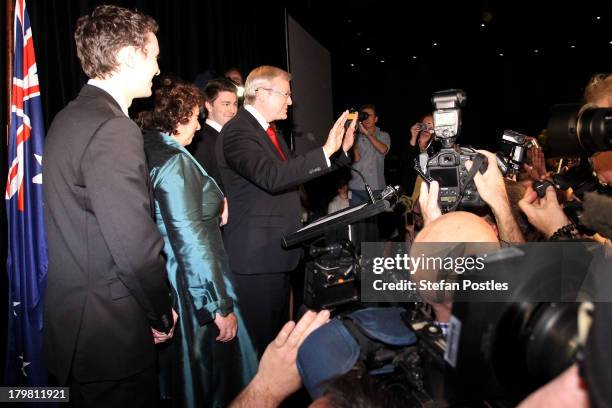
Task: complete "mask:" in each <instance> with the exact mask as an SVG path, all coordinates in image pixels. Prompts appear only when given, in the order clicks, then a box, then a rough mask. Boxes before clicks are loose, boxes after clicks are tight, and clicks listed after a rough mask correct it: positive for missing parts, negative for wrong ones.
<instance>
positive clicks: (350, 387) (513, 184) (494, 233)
mask: <svg viewBox="0 0 612 408" xmlns="http://www.w3.org/2000/svg"><path fill="white" fill-rule="evenodd" d="M584 102H585V105H584V107H583V108H582V110H581V112H583V111H584V109H586V108H591V109H593V108H599V110H600V111H602V109H601V108H612V75H597V76H595V77H593V79H592V80H591V82H590V83H589V84H588V86H587V87H586V90H585V101H584ZM585 107H586V108H585ZM601 121H603V123H595V124H593V123H591V125H592V126H595V127H597V126H599V127H600V129H601V130H602V131H601V132H600V134H599V135H595V136H593V135H590V136H592V137H593V138H596V137H601V138H602V140H600V141H599V142H600V144H599V145H598V146H599V147H597V148H592V147H589V146H588V143H585V142H584V141H583V140H581V141H580V143H585V145H582V146H581V149H582V150H581V151H575V152H570V154H568V156H567V157H565V156H564V157H551V158H547V157H545V152H549V151H550V152H555V151H558V149H557V150H555V146H550V145H547V144H546V143H547V142H548V143H551V142H554V140H548V141H547V140H545V138H544V140H542V139H543V138H540V140H537V139H535V138H525V140H522V146H524V147H526V148H525V151H524V157H521V158H520V160H518V161H516V162H515V163H509V162H506V164H511V165H512V164H513V165H515V167H516V171H515V172H513V173H512V172H511V174H509V173H508V172H504V171H503V170H504V166H503V163H500V158H502V159H503V156H501V155H500V154H499V152H498V154H495V153H492V152H488V151H484V150H479V151H478V153H480V154H481V155H482V156H484V158H485V160H484V161H485V162H487V163H488V166H484V167H480V166H481V164H480V163H477V164H476V165H477V166H478V167H480V170H479V171H473V172H470V170H472V167H473V166H475V164H474V161H476V160H473V159H475V157H476V154H475V153H474V155H472V156H470V160H466V161H465V168H466V170H467V173H468V174H470V173H472V174H471V175H472V176H473V183H474V185H475V188H476V190H477V193H478V195H479V197H480V198H481V199H482V201H484V203H486V207H485V209H484V210H483V209H480V210H478V211H469V210H470V209H469V208H468V211H469V212H466V211H449V208H448V206H446V205H445V203H444V202H442V201H441V200H440V198H441V197H440V190H441V187H440V183H439V182H438V181H437V180H436V179H429V180H424V179H425V177H426V176H425V174H423V176H425V177H421V176H419V177H418V178H417V181H416V183H415V186H414V191H413V193H412V197H411V198H410V199H408V200H403V201H401V202H402V203H403V205H404V206H407V207H408V210H409V211H408V212H409V215H410V216H409V217H406V219H409V220H411V222H409V223H407V224H406V231H407V234H406V241H407V243H408V246H410V245H413V244H418V243H429V242H449V241H452V242H489V243H490V242H496V243H498V245H499V246H500V247H507V246H512V245H517V244H522V243H526V242H535V241H572V240H581V241H594V242H599V243H602V244H604V245H610V239H609V237H610V236H612V228H610V226H611V223H610V220H611V219H612V211H610V204H612V195H611V194H610V188H609V183H610V182H611V181H612V151H607V150H610V147H609V144H610V140H611V138H610V111H607V116H605V115H604V116H603V117H602V119H601ZM578 126H580V124H578ZM433 129H434V123H433V118H432V116H429V115H428V116H425V117H423V118H422V120H421V121H420V122H418V123H417V124H415V125H414V126H413V127H412V128H411V140H410V145H411V148H412V150H413V152H411V153H412V157H413V158H416V162H417V163H418V162H420V163H421V164H423V167H425V166H426V164H427V160H428V158H431V155H432V144H433V143H434V139H435V137H433V133H434V132H433ZM578 131H580V129H578ZM596 131H597V130H593V129H591V130H590V132H592V133H594V132H596ZM602 135H603V136H602ZM568 137H576V136H575V135H574V136H572V135H569V136H568ZM578 138H580V135H578ZM534 140H535V142H534ZM602 143H603V145H602ZM606 143H607V144H608V148H607V149H606V148H605V146H606ZM602 146H603V147H602ZM595 150H597V151H595ZM551 156H553V155H552V154H551ZM577 156H579V157H580V159H575V157H577ZM510 158H511V157H510ZM481 160H483V159H481ZM496 163H499V164H500V165H495V164H496ZM584 169H588V170H586V171H585V170H584ZM568 180H569V181H568ZM441 181H442V182H444V180H441ZM408 193H410V192H408ZM576 208H578V210H576ZM460 209H461V208H460ZM449 237H450V238H449ZM421 296H422V298H423V300H424V302H425V303H427V304H429V306H430V308H431V311H432V318H433V319H435V324H437V325H438V326H439V327H440V328H442V331H443V332H444V333H445V334H446V332H447V329H448V324H449V319H450V318H451V314H452V303H451V302H448V301H440V300H439V299H436V298H435V296H433V297H432V298H428V297H427V293H421ZM611 311H612V307H610V304H609V303H598V304H596V305H595V307H594V312H592V316H593V323H592V325H591V328H590V331H587V332H588V333H589V335H588V337H587V339H584V350H582V351H581V352H580V356H578V357H579V358H576V362H575V363H574V364H572V365H571V366H570V367H568V368H566V369H565V370H564V371H563V372H562V373H561V374H560V375H559V376H558V377H556V378H555V379H553V380H552V381H550V382H549V383H548V384H546V385H544V386H542V387H541V388H539V389H537V390H536V391H535V392H533V393H532V394H530V395H529V396H528V397H527V398H525V399H524V400H523V401H522V402H521V403H520V406H521V407H540V406H556V407H583V406H584V407H586V406H597V407H599V406H611V404H612V394H611V392H610V389H611V387H610V386H609V385H610V384H609V378H610V373H612V354H611V353H609V352H608V351H607V348H606V346H605V345H606V344H607V343H609V341H610V339H611V336H612V333H610V330H609V327H610V324H609V322H610V320H609V319H610V318H612V316H610V315H611ZM323 317H324V318H325V317H327V315H325V316H323ZM312 319H313V316H312V315H309V316H307V320H308V321H311V320H312ZM301 341H303V338H302V340H301ZM271 347H272V346H271ZM295 354H297V350H296V351H295ZM294 357H295V355H294ZM265 360H266V357H265V356H264V359H263V360H262V363H263V362H265ZM291 367H293V364H291ZM267 374H268V375H269V376H270V378H268V382H269V384H272V383H275V381H276V380H274V379H273V378H272V377H273V374H272V373H271V372H268V373H267ZM293 374H294V380H295V381H298V382H299V380H298V378H299V377H298V374H297V372H293ZM277 375H281V374H280V373H277ZM282 375H284V373H283V374H282ZM285 378H286V377H285ZM371 381H373V380H372V378H370V376H368V375H364V374H363V373H361V374H359V371H358V370H357V372H356V371H355V370H350V371H349V372H348V373H347V374H345V375H343V376H341V377H339V378H337V379H336V380H335V381H330V382H329V385H328V388H327V392H326V394H325V395H324V396H323V397H322V398H320V399H318V400H316V401H315V402H314V403H313V406H319V407H321V406H336V407H340V406H351V404H352V406H378V405H379V403H380V402H381V401H384V405H385V406H387V407H389V406H401V405H400V404H401V403H399V402H397V401H395V402H394V399H393V396H392V395H386V396H385V395H384V394H385V393H384V392H382V393H381V387H377V386H376V385H374V386H373V385H372V384H375V382H374V383H372V382H371ZM268 386H269V387H272V386H271V385H268ZM296 387H297V384H293V386H292V387H286V389H285V390H281V389H279V388H277V389H275V394H276V395H278V397H277V399H276V401H277V402H276V403H278V401H280V400H282V398H285V397H286V396H288V395H289V394H290V393H291V392H293V391H294V390H295V389H296ZM280 388H282V387H280ZM357 391H359V392H357ZM274 404H275V403H271V404H270V406H274ZM355 404H356V405H355Z"/></svg>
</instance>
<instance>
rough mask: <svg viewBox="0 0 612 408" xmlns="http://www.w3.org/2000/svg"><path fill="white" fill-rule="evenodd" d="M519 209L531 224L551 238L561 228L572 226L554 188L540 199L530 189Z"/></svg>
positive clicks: (548, 190)
mask: <svg viewBox="0 0 612 408" xmlns="http://www.w3.org/2000/svg"><path fill="white" fill-rule="evenodd" d="M518 205H519V207H520V208H521V210H522V211H523V212H524V213H525V215H526V216H527V218H528V219H529V223H530V224H531V225H533V226H534V227H535V228H537V229H538V230H539V231H540V232H542V233H543V234H545V235H546V237H547V238H550V237H551V236H552V235H553V234H554V233H555V232H556V231H557V230H558V229H559V228H561V227H564V226H566V225H568V224H570V220H569V218H567V215H565V213H564V212H563V208H562V207H561V205H560V204H559V201H557V193H556V191H555V189H554V187H552V186H549V187H548V188H547V189H546V195H545V196H544V197H542V198H538V195H537V193H536V192H535V191H534V190H533V188H531V187H528V188H527V191H525V195H524V196H523V199H522V200H520V201H519V202H518Z"/></svg>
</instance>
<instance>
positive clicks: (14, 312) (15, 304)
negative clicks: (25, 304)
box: [13, 302, 21, 316]
mask: <svg viewBox="0 0 612 408" xmlns="http://www.w3.org/2000/svg"><path fill="white" fill-rule="evenodd" d="M20 304H21V302H13V314H14V315H15V316H17V312H16V311H15V307H17V306H19V305H20Z"/></svg>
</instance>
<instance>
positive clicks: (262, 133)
mask: <svg viewBox="0 0 612 408" xmlns="http://www.w3.org/2000/svg"><path fill="white" fill-rule="evenodd" d="M240 109H241V110H242V112H243V113H244V117H245V118H246V119H247V121H248V122H249V123H250V124H251V126H253V128H254V129H255V130H256V131H257V133H258V134H259V136H260V137H261V138H262V139H264V144H265V145H266V146H268V150H269V152H270V155H271V156H272V157H274V158H275V159H278V160H280V161H282V160H283V158H282V157H281V155H280V153H279V152H278V149H276V146H274V143H272V140H270V137H269V136H268V134H267V133H266V131H265V130H264V129H263V128H262V127H261V125H260V124H259V122H258V121H257V119H255V116H253V115H251V112H249V111H248V110H246V109H244V108H240ZM281 139H282V137H277V140H278V141H279V142H278V144H279V146H281V150H282V151H283V154H284V155H285V157H289V156H288V155H287V152H286V151H287V148H286V145H285V141H284V140H281ZM283 145H285V147H284V148H283Z"/></svg>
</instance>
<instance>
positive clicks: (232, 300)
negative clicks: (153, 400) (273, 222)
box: [144, 131, 257, 407]
mask: <svg viewBox="0 0 612 408" xmlns="http://www.w3.org/2000/svg"><path fill="white" fill-rule="evenodd" d="M144 144H145V152H146V155H147V162H148V166H149V174H150V177H151V183H152V188H153V192H154V196H155V216H156V220H157V226H158V228H159V231H160V232H161V234H162V236H163V238H164V253H165V256H166V269H167V271H168V279H169V280H170V284H171V285H172V288H173V292H174V299H175V302H174V303H175V310H177V312H178V314H179V319H178V321H177V327H176V329H175V334H174V338H173V339H172V341H171V343H170V344H169V345H168V346H166V347H167V349H166V350H164V351H163V352H162V353H161V354H162V355H160V388H161V391H162V397H164V394H168V393H170V392H169V389H171V390H172V391H171V394H172V399H173V406H175V407H224V406H227V405H228V404H229V402H230V401H231V400H232V399H233V398H234V397H235V396H236V395H237V394H238V393H239V392H240V391H241V390H242V389H243V388H244V387H245V386H246V385H247V384H248V383H249V381H250V380H251V379H252V377H253V376H254V375H255V372H256V371H257V354H256V353H255V350H254V348H253V345H252V342H251V340H250V338H249V335H248V333H247V330H246V326H245V324H244V321H243V319H242V316H241V315H240V311H239V310H238V309H237V307H236V295H235V293H234V290H233V287H232V284H231V282H230V280H229V279H228V276H229V264H228V259H227V254H226V252H225V248H224V247H223V241H222V238H221V230H220V228H219V221H220V217H219V213H220V208H221V205H222V201H223V193H222V192H221V190H220V189H219V187H218V186H217V183H216V182H215V181H214V179H213V178H212V177H209V176H208V174H207V173H206V171H205V170H204V169H203V168H202V167H201V166H200V165H199V163H198V162H197V161H196V160H195V159H194V158H193V156H191V154H190V153H189V152H188V151H187V150H186V149H185V148H184V147H183V146H181V145H180V144H179V143H177V142H176V141H175V140H174V139H172V138H171V137H170V136H169V135H167V134H164V133H159V132H151V131H149V132H147V133H145V135H144ZM231 311H233V312H234V313H235V315H236V317H237V320H238V333H237V335H236V337H235V338H234V339H233V340H231V341H230V342H227V343H221V342H218V341H216V340H215V338H216V337H217V336H218V334H219V331H218V329H217V326H216V325H215V324H214V321H213V320H214V316H215V313H220V314H221V315H224V316H225V315H227V314H228V313H230V312H231ZM164 353H165V355H163V354H164Z"/></svg>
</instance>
